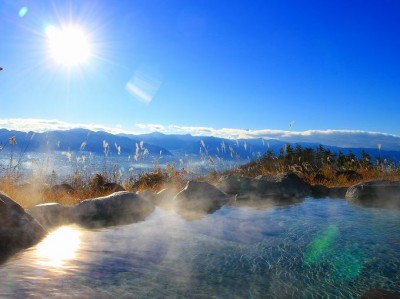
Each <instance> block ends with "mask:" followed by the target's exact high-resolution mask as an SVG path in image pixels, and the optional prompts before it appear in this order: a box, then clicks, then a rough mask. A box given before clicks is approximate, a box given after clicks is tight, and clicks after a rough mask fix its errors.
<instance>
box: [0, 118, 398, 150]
mask: <svg viewBox="0 0 400 299" xmlns="http://www.w3.org/2000/svg"><path fill="white" fill-rule="evenodd" d="M0 128H6V129H10V130H18V131H24V132H28V131H35V132H44V131H49V130H68V129H74V128H85V129H89V130H93V131H107V132H110V133H113V134H119V133H125V134H138V133H139V132H134V131H129V130H123V129H122V127H121V126H119V125H118V126H116V127H106V126H103V125H96V124H71V123H67V122H62V121H58V120H46V119H0ZM136 128H138V131H140V133H143V132H154V131H158V132H162V133H166V134H192V135H196V136H214V137H223V138H230V139H243V138H264V139H278V140H282V141H287V142H309V143H321V144H325V145H332V146H339V147H360V148H361V147H364V148H377V147H378V144H381V145H382V150H397V151H399V150H400V136H398V135H393V134H387V133H380V132H368V131H360V130H307V131H292V130H290V131H289V130H270V129H262V130H243V129H235V128H221V129H215V128H212V127H195V126H178V125H168V126H165V125H162V124H136Z"/></svg>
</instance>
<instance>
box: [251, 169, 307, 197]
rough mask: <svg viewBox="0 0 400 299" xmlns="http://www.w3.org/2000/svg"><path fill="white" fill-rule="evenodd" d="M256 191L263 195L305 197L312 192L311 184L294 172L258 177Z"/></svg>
mask: <svg viewBox="0 0 400 299" xmlns="http://www.w3.org/2000/svg"><path fill="white" fill-rule="evenodd" d="M256 181H257V185H256V192H257V194H258V195H259V196H262V197H273V198H282V199H291V198H303V197H306V196H309V195H310V194H311V186H310V185H309V184H307V183H306V182H304V181H303V180H302V179H301V178H300V177H299V176H298V175H297V174H295V173H293V172H287V173H280V174H276V175H261V176H258V177H256Z"/></svg>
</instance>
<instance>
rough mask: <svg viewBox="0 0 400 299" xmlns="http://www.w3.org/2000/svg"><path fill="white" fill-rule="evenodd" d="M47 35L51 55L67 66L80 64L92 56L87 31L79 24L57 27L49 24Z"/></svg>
mask: <svg viewBox="0 0 400 299" xmlns="http://www.w3.org/2000/svg"><path fill="white" fill-rule="evenodd" d="M46 36H47V40H48V44H49V50H50V55H51V57H52V58H53V59H54V60H55V61H56V62H57V63H59V64H62V65H64V66H67V67H71V66H74V65H80V64H83V63H85V62H87V60H88V59H89V57H90V50H91V49H90V43H89V41H88V39H87V36H86V34H85V32H84V31H83V30H82V29H81V28H79V27H78V26H68V27H62V28H57V27H55V26H53V25H50V26H47V28H46Z"/></svg>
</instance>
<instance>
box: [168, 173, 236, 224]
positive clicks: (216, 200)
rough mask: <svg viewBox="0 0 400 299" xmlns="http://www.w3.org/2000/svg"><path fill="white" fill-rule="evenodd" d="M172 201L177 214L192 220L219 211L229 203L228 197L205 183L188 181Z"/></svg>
mask: <svg viewBox="0 0 400 299" xmlns="http://www.w3.org/2000/svg"><path fill="white" fill-rule="evenodd" d="M173 200H174V206H175V208H176V210H177V211H178V212H180V213H181V214H182V213H183V214H184V216H186V217H187V218H193V219H194V218H199V217H201V216H202V215H205V214H207V213H213V212H215V211H216V210H218V209H220V208H221V207H222V206H223V205H224V204H226V203H227V202H228V201H229V196H228V195H227V194H226V193H225V192H222V191H221V190H219V189H218V188H216V187H215V186H213V185H211V184H209V183H207V182H199V181H188V182H187V184H186V187H185V188H184V189H183V190H182V191H181V192H179V193H178V194H177V195H176V196H175V197H174V199H173Z"/></svg>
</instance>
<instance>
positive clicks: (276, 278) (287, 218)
mask: <svg viewBox="0 0 400 299" xmlns="http://www.w3.org/2000/svg"><path fill="white" fill-rule="evenodd" d="M399 224H400V212H398V211H390V210H380V209H364V208H360V207H355V206H352V205H349V204H348V203H347V202H346V201H342V200H332V199H318V200H316V199H306V200H305V201H304V202H302V203H299V204H295V205H290V206H284V207H273V208H271V207H268V206H264V207H261V208H260V207H240V208H239V207H234V206H225V207H223V208H222V209H220V210H219V211H217V212H215V213H214V214H212V215H207V216H206V217H204V218H202V219H199V220H195V221H187V220H185V219H183V218H182V217H181V216H179V215H178V214H176V213H175V212H173V211H164V210H161V209H156V211H155V212H154V213H153V214H152V215H150V216H149V217H148V218H147V219H146V221H143V222H140V223H135V224H131V225H126V226H120V227H112V228H106V229H100V230H87V229H83V228H80V227H78V226H67V227H61V228H59V229H57V230H55V231H53V232H52V233H50V234H49V236H48V237H47V238H46V239H45V240H43V241H42V242H41V243H39V244H38V245H37V246H35V247H32V248H30V249H28V250H25V251H23V252H20V253H19V254H17V255H15V256H14V257H12V258H11V259H9V260H8V261H7V262H6V263H5V264H3V265H0V277H1V280H0V297H16V298H43V297H51V298H111V297H113V298H132V297H134V298H321V297H322V298H328V297H329V298H358V297H359V296H360V295H361V294H362V293H364V292H366V291H368V290H369V289H374V288H379V289H386V290H392V291H399V290H400V225H399Z"/></svg>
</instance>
